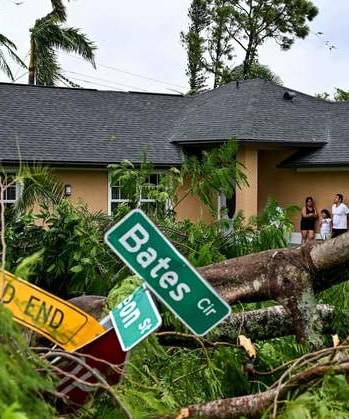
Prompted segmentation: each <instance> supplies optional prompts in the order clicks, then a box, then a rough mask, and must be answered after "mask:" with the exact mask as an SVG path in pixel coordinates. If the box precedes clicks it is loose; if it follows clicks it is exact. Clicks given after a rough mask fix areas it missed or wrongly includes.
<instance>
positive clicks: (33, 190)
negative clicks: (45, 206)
mask: <svg viewBox="0 0 349 419" xmlns="http://www.w3.org/2000/svg"><path fill="white" fill-rule="evenodd" d="M16 181H17V182H18V183H20V184H21V185H22V195H21V198H20V199H19V200H18V202H17V204H16V209H17V210H18V211H25V210H27V209H28V208H31V207H33V205H34V204H35V203H36V202H45V203H51V204H57V203H58V202H59V201H60V200H61V199H62V198H63V197H64V187H63V184H62V183H61V182H59V181H58V180H57V178H56V176H55V175H54V174H53V173H52V171H51V169H49V168H48V167H45V166H40V165H36V166H33V167H28V166H26V165H22V166H21V167H20V170H19V173H18V175H17V176H16Z"/></svg>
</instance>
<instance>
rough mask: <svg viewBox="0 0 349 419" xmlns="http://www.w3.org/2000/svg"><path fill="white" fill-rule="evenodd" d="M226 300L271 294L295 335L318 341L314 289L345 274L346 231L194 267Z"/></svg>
mask: <svg viewBox="0 0 349 419" xmlns="http://www.w3.org/2000/svg"><path fill="white" fill-rule="evenodd" d="M198 271H199V272H200V274H201V275H202V276H203V277H204V278H205V279H206V280H207V281H208V282H209V283H210V284H211V285H212V286H213V287H214V288H215V289H216V290H217V291H218V293H219V294H220V295H221V296H222V297H223V298H224V299H225V300H226V301H227V302H228V303H230V304H236V303H237V302H257V301H266V300H274V301H277V302H279V303H280V304H281V305H282V306H283V307H284V309H285V311H286V313H287V314H289V315H290V316H291V318H292V320H293V325H294V329H295V334H296V337H297V340H298V341H299V342H301V343H304V342H308V343H312V344H314V346H319V345H321V343H322V338H321V329H322V325H321V319H320V316H319V315H318V312H317V310H316V300H315V292H319V291H321V290H323V289H326V288H329V287H330V286H332V285H334V284H336V283H339V282H342V281H345V280H346V279H348V277H349V276H348V273H349V233H345V234H343V235H341V236H339V237H337V238H335V239H332V240H328V241H326V242H324V243H322V244H320V245H314V246H311V245H304V246H302V247H299V248H295V249H288V248H285V249H278V250H268V251H264V252H260V253H254V254H250V255H247V256H243V257H238V258H235V259H230V260H226V261H224V262H220V263H216V264H213V265H209V266H205V267H203V268H199V269H198Z"/></svg>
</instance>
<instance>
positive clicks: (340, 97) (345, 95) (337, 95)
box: [315, 87, 349, 102]
mask: <svg viewBox="0 0 349 419" xmlns="http://www.w3.org/2000/svg"><path fill="white" fill-rule="evenodd" d="M334 90H335V91H334V94H333V100H334V101H335V102H345V101H347V100H349V91H346V90H343V89H340V88H339V87H336V88H335V89H334ZM315 96H316V97H318V98H320V99H324V100H331V95H330V94H329V93H327V92H323V93H318V94H316V95H315Z"/></svg>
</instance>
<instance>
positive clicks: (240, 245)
mask: <svg viewBox="0 0 349 419" xmlns="http://www.w3.org/2000/svg"><path fill="white" fill-rule="evenodd" d="M298 212H299V208H298V207H296V206H290V207H288V208H281V207H280V206H279V204H278V202H277V201H276V200H275V199H273V198H269V199H268V200H267V203H266V205H265V207H264V209H263V210H262V211H261V213H260V214H259V215H257V216H254V217H251V218H250V220H249V222H248V223H246V220H245V218H244V216H243V214H242V213H239V214H238V215H237V216H236V217H235V219H234V220H224V219H223V220H221V225H222V227H223V228H224V229H225V230H226V231H227V233H226V235H225V244H224V248H225V252H224V254H225V256H226V257H229V258H232V257H236V256H243V255H246V254H249V253H253V252H260V251H263V250H268V249H278V248H282V247H286V246H287V245H288V237H289V234H290V232H291V231H293V229H294V226H293V223H292V220H291V217H292V215H294V214H296V213H298Z"/></svg>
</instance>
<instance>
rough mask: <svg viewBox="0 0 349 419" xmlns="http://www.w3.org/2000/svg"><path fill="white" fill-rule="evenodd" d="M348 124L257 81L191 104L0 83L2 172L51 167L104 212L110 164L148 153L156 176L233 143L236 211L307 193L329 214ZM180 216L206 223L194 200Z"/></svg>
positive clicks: (347, 144)
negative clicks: (241, 171) (185, 158)
mask: <svg viewBox="0 0 349 419" xmlns="http://www.w3.org/2000/svg"><path fill="white" fill-rule="evenodd" d="M348 116H349V103H347V102H342V103H332V102H328V101H324V100H322V99H319V98H315V97H312V96H309V95H307V94H304V93H301V92H296V91H293V90H292V89H288V88H286V87H283V86H279V85H275V84H273V83H271V82H267V81H264V80H260V79H256V80H245V81H239V82H233V83H230V84H228V85H225V86H222V87H220V88H218V89H215V90H212V91H208V92H205V93H202V94H199V95H197V96H181V95H167V94H151V93H135V92H114V91H97V90H88V89H70V88H55V87H39V86H28V85H16V84H7V83H2V84H0V164H1V165H2V166H3V167H4V168H6V170H8V171H11V170H15V169H16V167H17V166H18V164H19V161H20V160H21V161H26V162H28V163H33V162H40V163H44V164H47V165H50V166H51V167H52V168H54V170H55V171H56V173H57V175H58V177H59V178H60V179H61V180H62V181H63V183H64V184H66V185H68V186H69V187H70V188H71V199H72V200H73V201H77V200H82V201H85V202H87V203H88V205H89V208H90V209H91V210H103V211H105V212H109V213H110V212H111V209H112V206H113V205H115V203H117V202H118V201H120V200H122V193H121V192H120V191H119V190H117V187H116V186H114V189H113V187H112V186H110V185H109V182H108V165H109V164H111V163H119V162H121V161H122V160H123V159H128V160H131V161H132V162H134V163H139V162H141V160H142V156H143V153H144V150H146V153H147V156H148V159H149V160H150V161H152V162H153V164H154V167H155V168H156V169H157V170H159V171H161V170H164V169H167V168H169V167H171V166H180V165H181V162H182V155H181V151H182V150H184V151H187V152H191V151H193V150H197V149H198V148H199V149H200V148H205V147H212V146H215V145H219V144H221V143H223V142H225V141H227V140H228V139H230V138H232V137H236V138H237V139H238V141H239V153H238V159H239V160H240V161H241V162H242V163H243V164H244V165H245V166H246V174H247V176H248V181H249V187H243V188H242V189H241V190H239V189H238V190H237V193H236V209H237V210H243V211H244V214H245V216H247V217H248V216H250V215H253V214H256V213H257V212H258V211H259V210H260V209H261V208H263V206H264V205H265V202H266V200H267V198H268V197H269V196H273V197H275V198H276V199H277V200H278V201H279V203H280V204H281V205H282V206H288V205H291V204H298V205H299V206H301V205H302V204H303V202H304V199H305V197H306V196H308V195H310V196H313V197H314V199H315V201H316V204H317V206H318V208H319V209H321V208H330V206H331V204H332V200H333V196H334V194H335V193H338V192H340V193H343V194H344V197H347V198H348V199H349V118H348ZM184 190H185V185H184V186H183V190H182V191H180V192H181V193H184ZM12 195H14V196H12V199H15V194H12ZM10 198H11V197H10ZM220 202H221V200H220ZM217 205H218V204H217ZM178 217H179V218H190V219H197V218H199V217H202V218H203V219H205V220H206V221H209V220H210V215H209V213H208V211H207V210H206V209H205V208H203V207H202V206H200V205H199V202H198V200H197V198H196V197H193V196H188V197H187V198H186V199H185V200H184V201H183V202H182V204H181V206H180V207H179V208H178ZM296 228H298V225H296Z"/></svg>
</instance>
